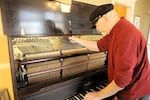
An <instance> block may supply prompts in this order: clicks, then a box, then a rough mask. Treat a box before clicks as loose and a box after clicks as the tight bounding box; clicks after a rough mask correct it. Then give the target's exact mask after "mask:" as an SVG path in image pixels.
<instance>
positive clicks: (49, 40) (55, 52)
mask: <svg viewBox="0 0 150 100" xmlns="http://www.w3.org/2000/svg"><path fill="white" fill-rule="evenodd" d="M61 39H62V37H20V38H14V39H13V49H14V50H13V51H14V59H15V60H17V59H19V60H34V59H42V58H47V57H58V56H60V52H59V50H60V48H61Z"/></svg>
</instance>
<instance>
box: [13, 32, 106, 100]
mask: <svg viewBox="0 0 150 100" xmlns="http://www.w3.org/2000/svg"><path fill="white" fill-rule="evenodd" d="M68 37H69V36H53V37H51V36H49V37H14V38H12V44H13V54H14V63H15V64H14V67H15V76H14V77H15V78H16V88H17V95H18V99H20V100H22V99H25V100H40V99H43V98H44V99H43V100H48V99H49V98H51V100H64V99H69V98H70V100H72V99H71V98H74V97H71V96H73V95H75V94H78V93H80V92H81V91H82V92H85V91H89V90H88V89H90V91H91V89H92V87H94V86H95V87H94V88H95V89H92V91H96V89H97V90H98V89H100V88H102V86H105V85H106V84H107V75H106V71H107V70H106V65H105V60H106V53H105V52H94V51H90V50H88V49H87V48H85V47H83V46H81V45H79V44H77V43H75V42H71V41H70V40H69V39H68ZM85 37H86V38H87V39H92V38H94V37H99V38H101V35H91V36H80V38H85ZM100 83H101V84H100ZM102 84H104V85H102ZM96 85H102V86H101V87H100V86H96ZM78 95H79V94H78ZM81 95H82V96H84V95H85V93H83V94H81V93H80V96H78V98H82V99H83V97H82V96H81ZM75 98H77V97H76V96H75ZM73 100H76V99H73ZM77 100H79V99H77Z"/></svg>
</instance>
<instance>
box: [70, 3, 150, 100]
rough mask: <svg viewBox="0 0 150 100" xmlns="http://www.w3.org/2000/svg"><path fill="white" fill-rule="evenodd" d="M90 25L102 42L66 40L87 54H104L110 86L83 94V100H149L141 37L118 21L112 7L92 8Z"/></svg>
mask: <svg viewBox="0 0 150 100" xmlns="http://www.w3.org/2000/svg"><path fill="white" fill-rule="evenodd" d="M90 21H91V22H92V24H93V27H95V26H96V29H97V30H98V31H100V32H102V33H105V34H106V35H105V36H104V37H103V38H102V39H100V40H98V41H87V40H82V39H79V38H77V37H75V36H72V37H70V38H69V39H70V40H73V41H75V42H77V43H79V44H81V45H83V46H85V47H87V48H88V49H90V50H94V51H107V52H108V80H109V82H110V83H109V84H108V86H107V87H105V88H104V89H102V90H100V91H98V92H90V93H88V94H86V95H85V97H84V100H101V99H104V98H106V97H109V96H112V95H115V94H116V95H117V97H118V99H119V100H150V97H149V96H148V95H149V94H150V65H149V62H148V55H147V45H146V40H145V38H144V37H143V35H142V33H141V32H140V31H139V30H138V29H136V28H135V27H134V25H132V24H131V23H130V22H128V21H127V20H126V19H125V18H119V17H118V14H117V12H116V11H115V10H114V9H113V5H112V4H105V5H101V6H99V7H98V8H96V9H95V10H94V11H93V12H92V14H91V16H90ZM99 77H100V76H99Z"/></svg>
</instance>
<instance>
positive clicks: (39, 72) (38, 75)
mask: <svg viewBox="0 0 150 100" xmlns="http://www.w3.org/2000/svg"><path fill="white" fill-rule="evenodd" d="M26 66H27V76H28V84H32V83H37V82H41V81H44V80H57V79H59V78H60V71H61V63H60V61H59V60H53V61H47V62H40V63H35V64H28V65H26Z"/></svg>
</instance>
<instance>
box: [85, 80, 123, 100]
mask: <svg viewBox="0 0 150 100" xmlns="http://www.w3.org/2000/svg"><path fill="white" fill-rule="evenodd" d="M122 89H123V88H121V87H119V86H117V84H116V83H115V82H114V81H112V82H111V83H110V84H108V86H107V87H105V88H104V89H102V90H100V91H98V92H89V93H88V94H86V95H85V97H84V100H101V99H104V98H107V97H110V96H112V95H114V94H116V93H117V92H118V91H120V90H122Z"/></svg>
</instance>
